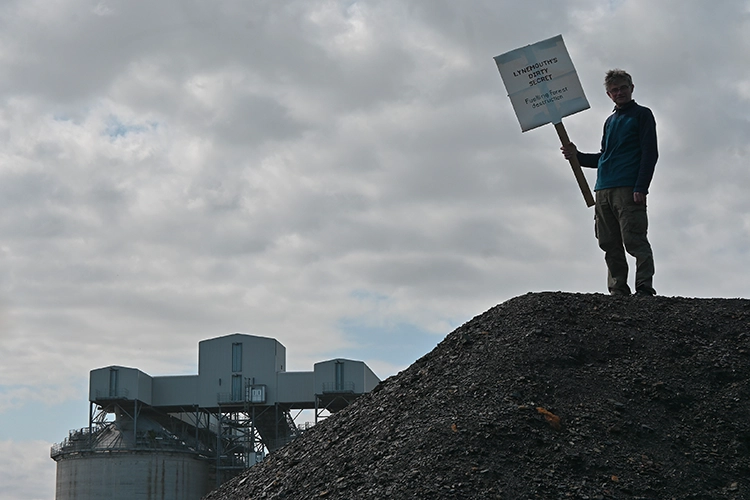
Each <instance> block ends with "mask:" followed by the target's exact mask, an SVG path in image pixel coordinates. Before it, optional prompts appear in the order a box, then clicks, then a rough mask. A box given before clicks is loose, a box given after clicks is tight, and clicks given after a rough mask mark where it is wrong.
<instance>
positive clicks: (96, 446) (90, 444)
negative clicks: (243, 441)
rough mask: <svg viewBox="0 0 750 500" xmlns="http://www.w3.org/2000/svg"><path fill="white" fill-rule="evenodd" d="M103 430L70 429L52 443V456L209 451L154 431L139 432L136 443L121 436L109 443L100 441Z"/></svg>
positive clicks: (200, 446)
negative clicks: (92, 431)
mask: <svg viewBox="0 0 750 500" xmlns="http://www.w3.org/2000/svg"><path fill="white" fill-rule="evenodd" d="M103 430H104V429H101V430H99V431H94V433H89V429H88V427H86V428H83V429H80V430H75V431H70V435H69V436H68V437H67V438H66V439H65V440H64V441H63V442H61V443H58V444H54V445H52V447H51V448H50V457H51V458H53V459H54V458H55V457H57V456H60V455H63V454H71V453H86V452H88V453H93V452H102V451H106V452H125V451H133V450H139V451H145V450H149V451H152V450H158V451H171V452H188V453H199V452H201V451H203V452H206V451H208V449H207V448H205V446H202V445H199V446H198V448H201V449H196V447H195V446H193V445H190V444H188V443H187V442H185V441H184V440H182V439H180V438H179V437H177V436H171V435H165V434H157V433H155V432H153V431H144V432H139V433H137V434H136V439H135V443H134V444H133V442H132V440H131V443H130V444H128V443H126V442H125V441H124V440H123V439H122V438H121V437H120V438H118V439H116V440H113V441H109V442H107V443H100V442H99V441H98V438H99V437H100V435H101V433H102V431H103ZM96 434H99V435H96ZM203 448H205V449H203Z"/></svg>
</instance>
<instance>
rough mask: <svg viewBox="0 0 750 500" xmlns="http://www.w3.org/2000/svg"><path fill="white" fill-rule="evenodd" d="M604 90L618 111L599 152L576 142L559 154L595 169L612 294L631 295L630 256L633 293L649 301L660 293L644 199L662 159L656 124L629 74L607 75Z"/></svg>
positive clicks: (599, 230)
mask: <svg viewBox="0 0 750 500" xmlns="http://www.w3.org/2000/svg"><path fill="white" fill-rule="evenodd" d="M604 87H605V88H606V90H607V95H608V96H609V98H610V99H612V102H614V103H615V109H614V113H612V115H610V116H609V118H607V121H605V122H604V135H603V136H602V147H601V151H600V152H598V153H581V152H579V151H578V149H577V148H576V146H575V144H573V143H570V144H568V145H567V146H563V147H562V148H561V149H562V152H563V156H565V158H567V159H570V158H572V157H573V155H576V156H577V158H578V162H579V163H580V164H581V166H582V167H592V168H596V169H597V175H596V185H595V187H594V191H595V192H596V206H595V221H596V237H597V239H598V240H599V248H601V249H602V250H604V260H605V261H606V263H607V271H608V273H607V287H608V288H609V293H610V294H612V295H630V287H629V286H628V263H627V260H626V259H625V251H627V252H628V253H629V254H630V255H632V256H633V257H635V260H636V263H635V265H636V270H635V294H636V295H639V296H651V295H655V294H656V290H654V287H653V277H654V256H653V253H652V251H651V245H650V244H649V242H648V238H647V237H646V233H647V230H648V217H647V216H646V195H647V194H648V187H649V185H650V184H651V178H652V177H653V175H654V167H655V166H656V160H657V158H658V156H659V154H658V151H657V147H656V121H655V120H654V115H653V114H652V113H651V110H650V109H648V108H645V107H643V106H640V105H638V104H636V102H635V101H634V100H633V89H634V88H635V86H634V85H633V79H632V77H631V76H630V75H629V74H628V73H626V72H625V71H623V70H621V69H613V70H610V71H608V72H607V75H606V77H605V78H604ZM623 247H624V248H623Z"/></svg>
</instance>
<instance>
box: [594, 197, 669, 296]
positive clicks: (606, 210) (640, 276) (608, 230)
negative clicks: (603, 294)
mask: <svg viewBox="0 0 750 500" xmlns="http://www.w3.org/2000/svg"><path fill="white" fill-rule="evenodd" d="M594 219H595V231H596V238H597V240H599V248H601V249H602V250H604V260H605V262H606V263H607V288H608V289H609V292H610V293H611V294H613V295H630V287H629V286H628V262H627V260H626V258H625V252H626V251H627V252H628V253H629V254H630V255H632V256H633V257H635V289H636V292H639V291H640V292H643V293H648V294H650V295H653V294H654V293H656V292H655V290H654V288H653V279H654V255H653V252H652V250H651V244H650V243H649V242H648V238H647V233H648V216H647V215H646V204H645V203H644V204H637V203H636V202H635V201H633V188H632V187H617V188H611V189H601V190H598V191H597V192H596V207H595V214H594Z"/></svg>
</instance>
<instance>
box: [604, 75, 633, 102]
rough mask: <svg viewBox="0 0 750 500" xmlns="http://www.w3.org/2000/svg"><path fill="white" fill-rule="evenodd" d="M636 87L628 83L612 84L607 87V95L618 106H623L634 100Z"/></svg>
mask: <svg viewBox="0 0 750 500" xmlns="http://www.w3.org/2000/svg"><path fill="white" fill-rule="evenodd" d="M634 88H635V85H633V84H632V83H628V82H627V81H624V80H622V81H619V82H615V83H611V84H610V85H608V86H607V95H608V96H609V98H610V99H612V102H614V103H615V105H617V106H622V105H623V104H627V103H629V102H630V101H632V100H633V89H634Z"/></svg>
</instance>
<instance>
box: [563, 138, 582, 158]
mask: <svg viewBox="0 0 750 500" xmlns="http://www.w3.org/2000/svg"><path fill="white" fill-rule="evenodd" d="M560 151H562V154H563V156H564V157H565V159H566V160H570V159H571V158H575V156H576V155H577V154H578V148H577V147H576V145H575V144H573V143H572V142H571V143H569V144H568V145H567V146H562V147H561V148H560Z"/></svg>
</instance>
